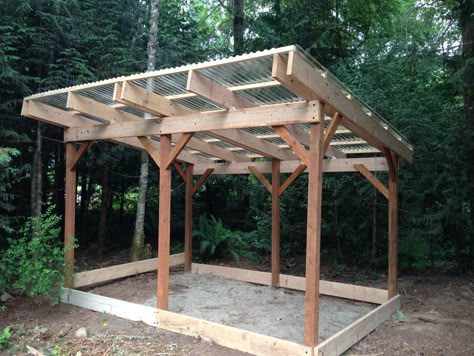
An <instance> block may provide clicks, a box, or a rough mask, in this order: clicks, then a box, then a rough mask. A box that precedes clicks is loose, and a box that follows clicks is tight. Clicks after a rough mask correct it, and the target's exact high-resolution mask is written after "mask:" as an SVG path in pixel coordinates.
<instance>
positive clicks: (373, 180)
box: [354, 164, 389, 199]
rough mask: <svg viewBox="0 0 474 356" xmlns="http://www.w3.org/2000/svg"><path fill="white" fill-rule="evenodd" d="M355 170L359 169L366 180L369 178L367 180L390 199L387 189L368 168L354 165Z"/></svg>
mask: <svg viewBox="0 0 474 356" xmlns="http://www.w3.org/2000/svg"><path fill="white" fill-rule="evenodd" d="M354 168H355V169H357V170H358V171H359V172H360V173H361V174H362V175H363V176H364V177H365V178H367V180H368V181H369V182H370V183H372V185H373V186H374V187H375V188H377V190H378V191H379V192H380V193H382V194H383V196H384V197H385V198H387V199H388V198H389V193H388V189H387V187H386V186H385V185H384V184H383V183H382V182H381V181H379V180H378V178H377V177H376V176H374V175H373V174H372V172H371V171H369V170H368V169H367V167H365V166H364V165H363V164H354Z"/></svg>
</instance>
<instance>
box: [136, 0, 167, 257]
mask: <svg viewBox="0 0 474 356" xmlns="http://www.w3.org/2000/svg"><path fill="white" fill-rule="evenodd" d="M159 18H160V0H150V33H149V35H148V47H147V71H153V70H155V68H156V50H157V48H158V21H159ZM152 86H153V79H149V80H148V81H147V89H149V90H151V89H152ZM147 116H148V115H147ZM147 116H146V117H145V119H146V118H147ZM148 161H149V158H148V153H146V152H142V154H141V166H140V187H139V189H138V203H137V215H136V217H135V232H134V234H133V239H132V246H131V248H130V260H131V261H138V260H139V259H140V258H141V255H142V252H143V246H144V241H145V204H146V193H147V187H148Z"/></svg>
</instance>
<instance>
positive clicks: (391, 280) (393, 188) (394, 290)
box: [386, 151, 398, 298]
mask: <svg viewBox="0 0 474 356" xmlns="http://www.w3.org/2000/svg"><path fill="white" fill-rule="evenodd" d="M386 154H388V155H390V157H388V156H387V159H391V161H392V164H389V165H388V166H389V182H388V297H389V298H392V297H394V296H396V295H397V294H398V281H397V275H398V157H397V155H396V154H394V153H393V152H390V151H386Z"/></svg>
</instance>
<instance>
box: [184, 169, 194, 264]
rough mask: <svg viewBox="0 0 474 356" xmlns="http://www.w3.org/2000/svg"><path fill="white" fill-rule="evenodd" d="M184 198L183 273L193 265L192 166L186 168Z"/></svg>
mask: <svg viewBox="0 0 474 356" xmlns="http://www.w3.org/2000/svg"><path fill="white" fill-rule="evenodd" d="M184 194H185V197H184V271H185V272H190V271H191V265H192V263H193V165H192V164H188V165H187V168H186V189H185V192H184Z"/></svg>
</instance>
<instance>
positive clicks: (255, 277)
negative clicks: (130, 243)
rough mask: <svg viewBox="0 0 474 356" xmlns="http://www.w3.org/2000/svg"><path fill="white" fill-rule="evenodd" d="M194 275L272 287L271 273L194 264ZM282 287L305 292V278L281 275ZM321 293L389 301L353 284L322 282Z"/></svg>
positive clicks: (380, 292)
mask: <svg viewBox="0 0 474 356" xmlns="http://www.w3.org/2000/svg"><path fill="white" fill-rule="evenodd" d="M192 272H193V273H209V274H212V275H215V276H220V277H224V278H229V279H235V280H238V281H244V282H250V283H256V284H263V285H271V276H272V274H271V273H270V272H261V271H251V270H246V269H240V268H231V267H223V266H211V265H204V264H199V263H193V265H192ZM280 287H282V288H288V289H294V290H300V291H304V290H305V288H306V286H305V278H304V277H296V276H290V275H280ZM319 292H320V293H321V294H323V295H330V296H333V297H339V298H345V299H351V300H358V301H362V302H368V303H374V304H382V303H384V302H385V301H387V299H388V291H386V290H384V289H377V288H371V287H362V286H356V285H353V284H346V283H338V282H330V281H320V288H319Z"/></svg>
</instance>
